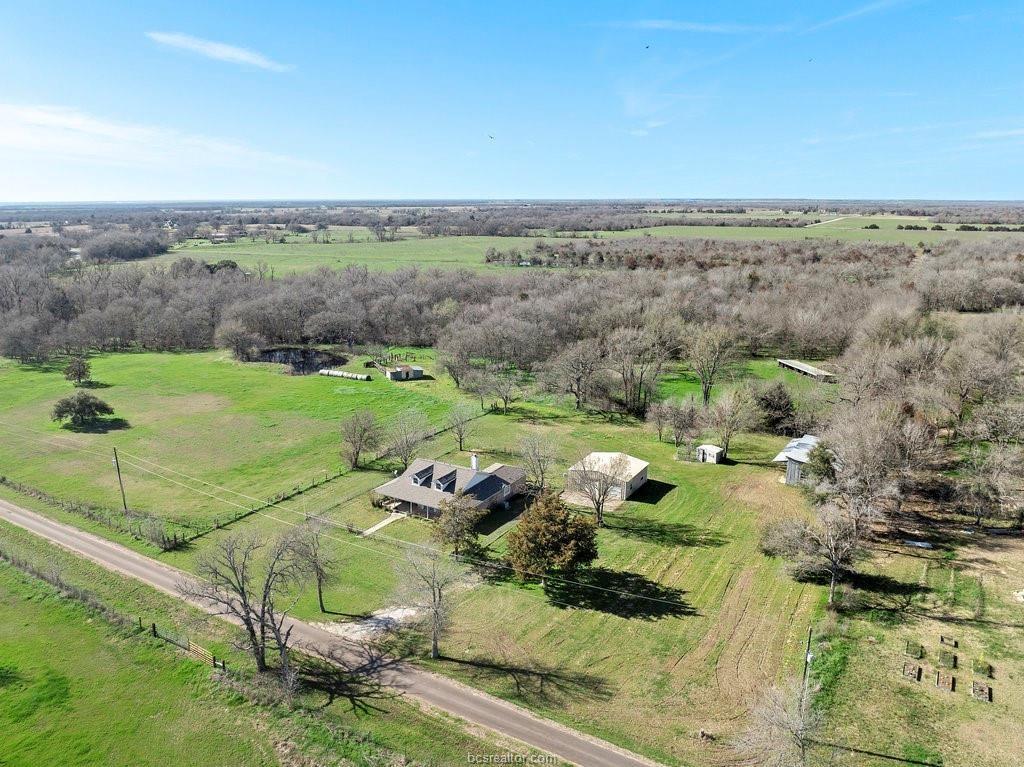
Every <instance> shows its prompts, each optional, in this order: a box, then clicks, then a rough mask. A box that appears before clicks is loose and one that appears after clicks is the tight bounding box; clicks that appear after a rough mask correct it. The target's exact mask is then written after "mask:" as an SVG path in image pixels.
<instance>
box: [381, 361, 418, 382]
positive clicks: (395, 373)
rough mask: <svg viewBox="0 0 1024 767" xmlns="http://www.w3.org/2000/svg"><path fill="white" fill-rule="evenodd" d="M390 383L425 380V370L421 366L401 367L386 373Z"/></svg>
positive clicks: (388, 369) (388, 370)
mask: <svg viewBox="0 0 1024 767" xmlns="http://www.w3.org/2000/svg"><path fill="white" fill-rule="evenodd" d="M384 375H386V376H387V378H388V380H389V381H411V380H413V379H416V378H423V368H421V367H420V366H419V365H399V366H397V367H393V368H387V369H385V371H384Z"/></svg>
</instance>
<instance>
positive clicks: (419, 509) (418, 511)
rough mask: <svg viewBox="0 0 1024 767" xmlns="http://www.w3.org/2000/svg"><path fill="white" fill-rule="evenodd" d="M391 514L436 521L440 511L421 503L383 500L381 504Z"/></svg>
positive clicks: (392, 499)
mask: <svg viewBox="0 0 1024 767" xmlns="http://www.w3.org/2000/svg"><path fill="white" fill-rule="evenodd" d="M382 505H383V507H384V508H385V509H387V510H388V511H390V512H391V513H392V514H406V515H408V516H410V517H421V518H422V519H437V517H438V516H439V515H440V514H441V511H440V509H435V508H434V507H432V506H424V505H423V504H421V503H413V502H412V501H400V500H398V499H397V498H388V499H385V501H384V503H383V504H382Z"/></svg>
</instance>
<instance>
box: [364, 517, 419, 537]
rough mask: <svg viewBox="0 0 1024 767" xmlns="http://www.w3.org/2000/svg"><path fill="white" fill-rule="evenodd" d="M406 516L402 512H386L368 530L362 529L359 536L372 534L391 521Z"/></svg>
mask: <svg viewBox="0 0 1024 767" xmlns="http://www.w3.org/2000/svg"><path fill="white" fill-rule="evenodd" d="M407 516H408V514H402V513H400V512H397V511H393V512H391V513H390V514H388V516H387V517H385V518H384V519H383V520H381V521H380V522H378V523H377V524H375V525H374V526H373V527H371V528H370V529H369V530H363V532H362V535H361V536H360V537H361V538H366V537H367V536H369V535H373V534H374V533H375V532H377V531H378V530H381V529H383V528H385V527H387V526H388V525H390V524H391V523H392V522H397V521H398V520H400V519H404V518H405V517H407Z"/></svg>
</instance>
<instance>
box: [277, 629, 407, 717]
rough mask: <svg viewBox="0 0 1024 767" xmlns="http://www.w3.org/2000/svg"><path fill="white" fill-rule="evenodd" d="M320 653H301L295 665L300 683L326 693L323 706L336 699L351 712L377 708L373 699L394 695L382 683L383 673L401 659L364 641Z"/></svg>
mask: <svg viewBox="0 0 1024 767" xmlns="http://www.w3.org/2000/svg"><path fill="white" fill-rule="evenodd" d="M353 648H354V649H353ZM320 652H322V653H323V656H324V657H323V658H314V657H311V656H302V657H301V658H300V659H298V663H297V664H296V665H297V671H298V677H299V681H300V683H301V684H302V686H303V687H304V688H306V689H307V690H312V691H315V692H319V693H322V694H323V695H324V696H326V697H325V700H324V703H323V706H322V707H323V708H327V707H328V706H330V705H331V704H333V703H334V702H336V701H339V700H340V701H346V702H347V703H348V705H349V708H350V710H352V711H359V712H369V711H380V710H382V709H381V707H380V706H378V705H375V704H374V701H381V700H388V699H390V698H393V697H395V696H396V694H397V693H396V691H395V690H393V689H391V688H390V687H389V686H388V685H386V683H385V681H386V680H385V676H386V675H387V674H388V672H389V671H391V670H394V669H395V668H396V667H397V666H398V665H399V664H401V662H402V661H401V660H399V659H396V658H394V657H392V656H387V657H386V656H385V655H384V654H383V653H382V652H381V651H380V650H379V649H377V648H375V647H373V646H372V645H368V644H363V645H352V646H350V647H347V648H346V649H345V650H344V651H341V650H326V651H325V650H321V651H320Z"/></svg>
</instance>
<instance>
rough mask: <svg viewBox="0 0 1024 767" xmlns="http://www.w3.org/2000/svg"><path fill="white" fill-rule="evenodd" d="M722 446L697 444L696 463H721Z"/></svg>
mask: <svg viewBox="0 0 1024 767" xmlns="http://www.w3.org/2000/svg"><path fill="white" fill-rule="evenodd" d="M721 462H722V448H720V447H719V446H718V445H699V446H698V447H697V463H721Z"/></svg>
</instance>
